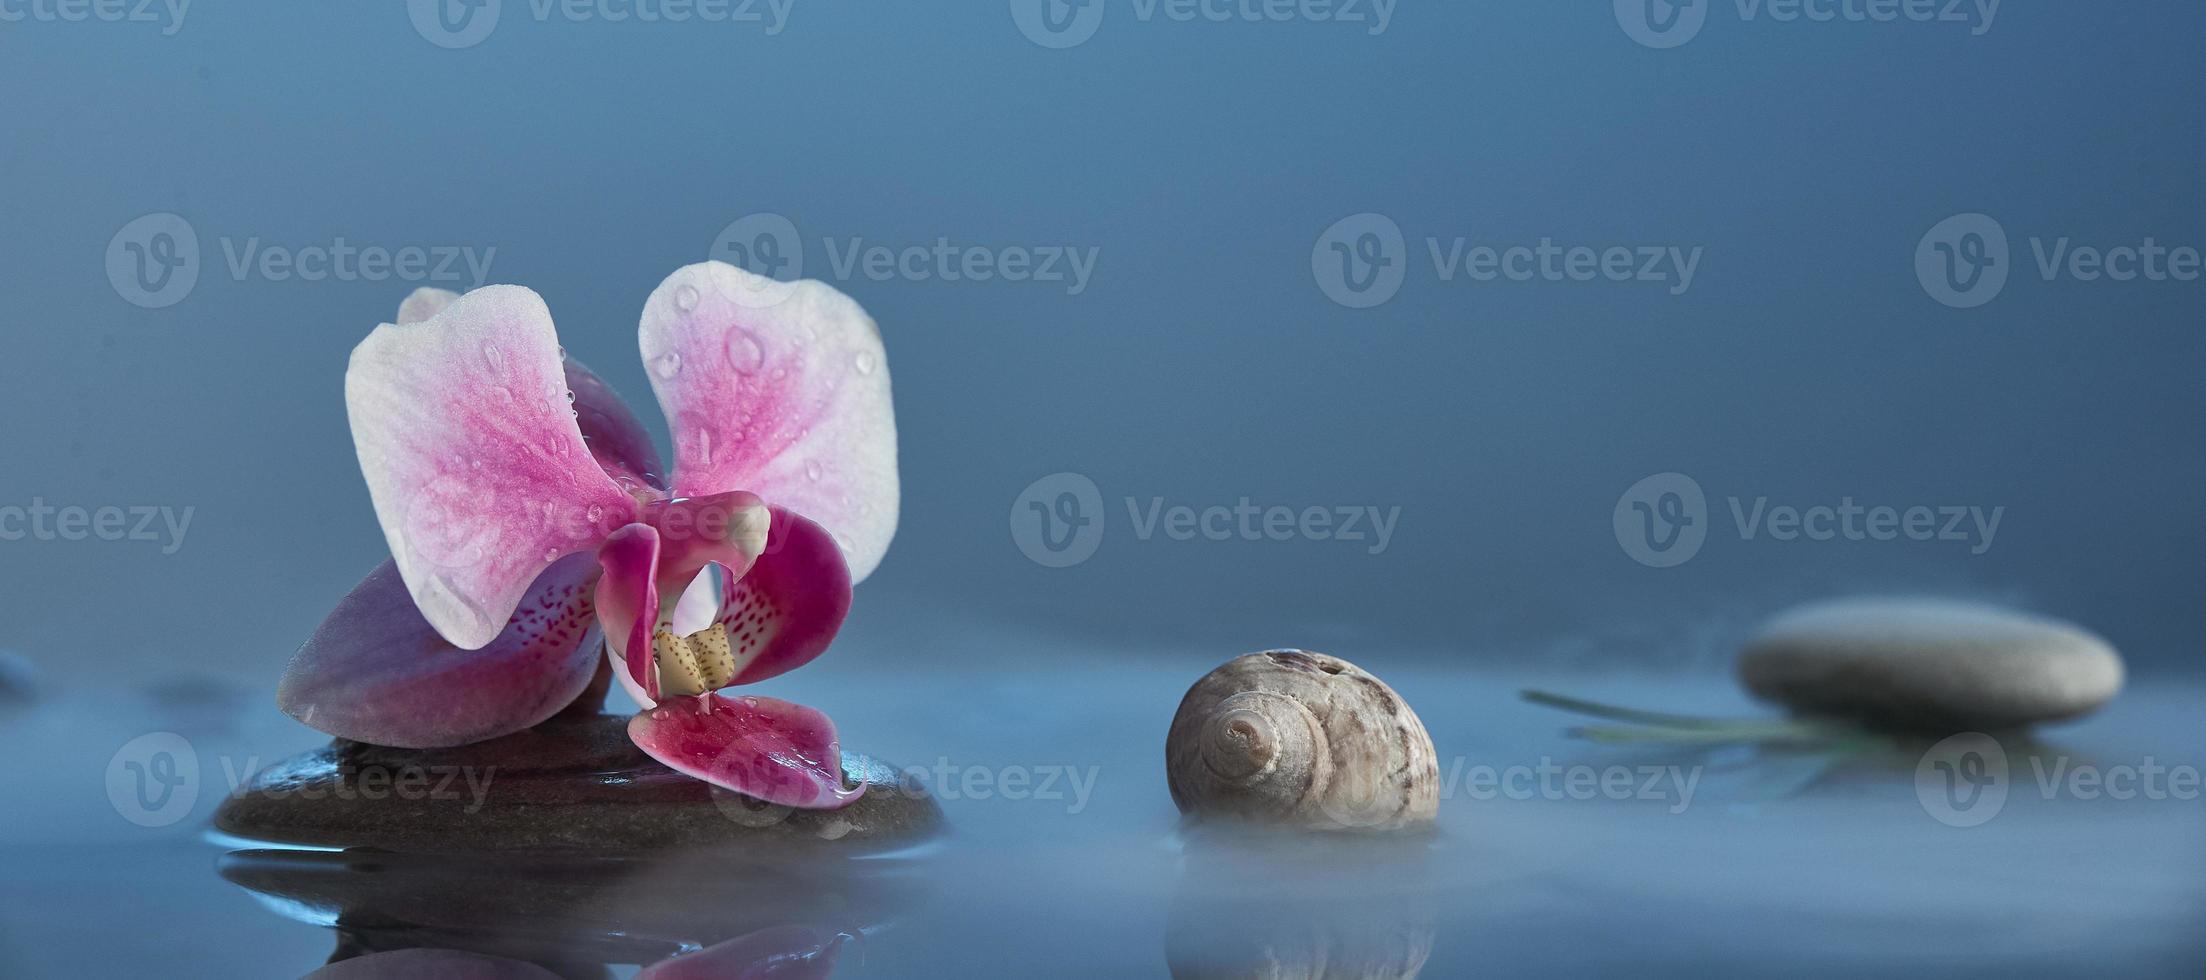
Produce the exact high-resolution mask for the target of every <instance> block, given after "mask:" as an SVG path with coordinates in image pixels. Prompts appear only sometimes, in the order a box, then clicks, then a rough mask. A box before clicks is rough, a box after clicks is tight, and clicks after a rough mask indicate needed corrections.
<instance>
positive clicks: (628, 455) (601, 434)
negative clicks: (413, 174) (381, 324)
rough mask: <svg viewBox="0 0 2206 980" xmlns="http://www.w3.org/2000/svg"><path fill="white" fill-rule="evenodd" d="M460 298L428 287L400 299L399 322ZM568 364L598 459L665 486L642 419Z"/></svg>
mask: <svg viewBox="0 0 2206 980" xmlns="http://www.w3.org/2000/svg"><path fill="white" fill-rule="evenodd" d="M459 298H460V294H458V293H455V292H453V291H451V290H449V289H437V288H434V287H430V286H423V287H421V288H420V289H416V290H414V291H413V293H411V294H410V295H408V296H407V297H406V300H405V302H402V303H400V304H398V322H399V323H402V324H405V323H419V322H421V321H423V320H427V319H429V318H430V317H433V316H436V315H437V314H439V313H442V312H444V308H445V307H447V306H450V305H452V301H453V300H456V299H459ZM566 365H567V390H568V391H571V392H573V393H574V415H575V424H576V425H577V426H579V427H580V428H581V429H582V441H584V442H587V443H589V444H590V455H591V456H594V457H596V458H597V461H598V465H600V466H603V467H604V468H605V472H606V474H607V475H610V476H611V477H612V478H613V479H614V480H615V481H623V480H625V481H626V482H627V483H632V484H635V485H637V486H649V487H654V488H657V489H661V490H664V489H666V476H665V474H666V464H664V463H661V462H660V461H659V450H658V448H657V447H655V446H653V445H652V444H651V435H650V433H649V432H647V431H645V429H644V427H643V422H642V420H640V419H638V418H636V413H635V412H633V411H630V410H629V408H628V403H627V402H625V401H623V400H621V397H620V393H619V392H616V391H614V390H613V388H612V386H611V385H608V384H606V383H605V382H604V380H603V379H600V378H599V377H598V376H597V374H596V373H595V372H593V371H591V370H590V369H589V368H587V367H584V366H583V364H582V362H581V361H577V360H575V359H573V358H571V357H570V358H567V360H566Z"/></svg>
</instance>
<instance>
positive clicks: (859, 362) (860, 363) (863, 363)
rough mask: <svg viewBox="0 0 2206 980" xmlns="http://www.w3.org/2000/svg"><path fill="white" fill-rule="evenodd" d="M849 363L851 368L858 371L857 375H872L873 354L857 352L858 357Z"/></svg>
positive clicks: (870, 352)
mask: <svg viewBox="0 0 2206 980" xmlns="http://www.w3.org/2000/svg"><path fill="white" fill-rule="evenodd" d="M850 363H851V366H852V367H855V368H857V369H858V373H859V374H872V373H873V368H874V361H873V352H872V351H859V352H858V356H857V357H854V358H852V359H851V361H850Z"/></svg>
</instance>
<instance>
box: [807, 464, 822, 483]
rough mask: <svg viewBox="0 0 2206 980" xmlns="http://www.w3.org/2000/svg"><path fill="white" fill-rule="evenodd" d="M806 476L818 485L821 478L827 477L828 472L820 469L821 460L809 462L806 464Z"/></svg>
mask: <svg viewBox="0 0 2206 980" xmlns="http://www.w3.org/2000/svg"><path fill="white" fill-rule="evenodd" d="M804 475H805V477H806V478H807V479H810V480H812V481H813V482H815V483H817V482H819V479H820V477H823V476H826V475H827V471H826V470H824V469H822V468H821V467H820V461H819V460H816V459H814V460H807V461H806V462H805V464H804Z"/></svg>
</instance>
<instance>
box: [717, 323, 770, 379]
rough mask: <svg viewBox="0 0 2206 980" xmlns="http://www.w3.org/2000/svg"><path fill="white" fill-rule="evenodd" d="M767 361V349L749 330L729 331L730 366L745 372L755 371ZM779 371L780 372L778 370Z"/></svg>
mask: <svg viewBox="0 0 2206 980" xmlns="http://www.w3.org/2000/svg"><path fill="white" fill-rule="evenodd" d="M765 363H766V349H765V348H763V347H760V346H759V345H758V338H756V337H753V336H751V335H750V332H749V331H747V330H742V329H736V330H730V331H728V366H729V367H732V368H734V369H736V370H737V371H740V372H742V373H744V374H752V373H755V372H756V371H757V370H758V368H759V366H760V365H762V364H765ZM777 373H778V372H777Z"/></svg>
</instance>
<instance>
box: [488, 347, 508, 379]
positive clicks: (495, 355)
mask: <svg viewBox="0 0 2206 980" xmlns="http://www.w3.org/2000/svg"><path fill="white" fill-rule="evenodd" d="M483 363H485V364H488V365H490V370H491V372H492V373H494V374H504V373H506V352H505V351H502V350H499V349H498V345H496V344H484V345H483Z"/></svg>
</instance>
